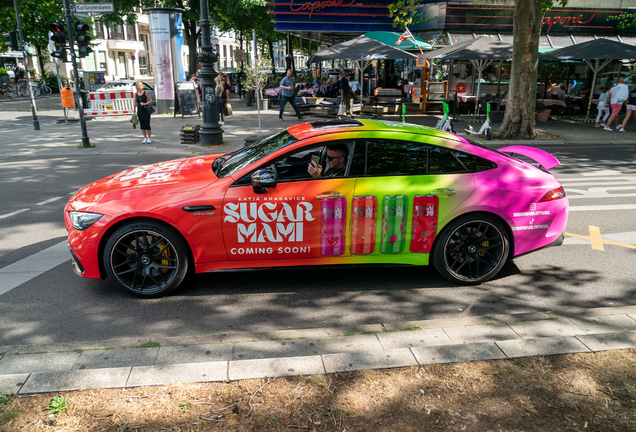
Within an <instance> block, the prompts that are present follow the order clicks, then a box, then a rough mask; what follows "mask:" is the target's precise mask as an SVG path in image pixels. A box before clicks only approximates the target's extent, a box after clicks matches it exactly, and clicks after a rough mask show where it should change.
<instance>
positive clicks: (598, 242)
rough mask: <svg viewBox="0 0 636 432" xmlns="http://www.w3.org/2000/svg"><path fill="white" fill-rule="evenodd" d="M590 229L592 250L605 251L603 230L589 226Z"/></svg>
mask: <svg viewBox="0 0 636 432" xmlns="http://www.w3.org/2000/svg"><path fill="white" fill-rule="evenodd" d="M588 228H589V229H590V243H592V249H595V250H601V251H604V250H605V249H603V239H602V238H601V229H600V228H599V227H596V226H592V225H589V226H588Z"/></svg>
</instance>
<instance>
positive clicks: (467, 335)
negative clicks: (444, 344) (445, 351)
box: [444, 324, 521, 344]
mask: <svg viewBox="0 0 636 432" xmlns="http://www.w3.org/2000/svg"><path fill="white" fill-rule="evenodd" d="M444 331H445V332H446V334H448V336H449V337H450V338H451V340H452V343H455V344H461V343H477V342H494V341H500V340H515V339H521V338H520V337H519V335H518V334H517V333H515V331H514V330H513V329H511V328H510V326H508V325H507V324H487V325H476V326H465V327H451V328H445V329H444Z"/></svg>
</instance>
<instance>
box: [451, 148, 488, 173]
mask: <svg viewBox="0 0 636 432" xmlns="http://www.w3.org/2000/svg"><path fill="white" fill-rule="evenodd" d="M455 156H456V157H457V159H459V160H460V161H461V162H462V163H463V164H464V166H466V168H468V171H470V172H480V171H488V170H490V169H493V168H497V164H495V163H494V162H490V161H489V160H486V159H482V158H480V157H477V156H473V155H470V154H467V153H462V152H455Z"/></svg>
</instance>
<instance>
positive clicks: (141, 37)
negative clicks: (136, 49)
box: [139, 33, 149, 51]
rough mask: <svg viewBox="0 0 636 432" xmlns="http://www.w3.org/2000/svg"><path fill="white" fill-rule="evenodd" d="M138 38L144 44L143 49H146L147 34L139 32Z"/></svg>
mask: <svg viewBox="0 0 636 432" xmlns="http://www.w3.org/2000/svg"><path fill="white" fill-rule="evenodd" d="M139 39H140V40H141V42H142V43H143V44H144V50H146V51H148V45H149V43H148V35H147V34H145V33H140V34H139Z"/></svg>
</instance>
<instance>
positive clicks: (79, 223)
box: [71, 211, 104, 231]
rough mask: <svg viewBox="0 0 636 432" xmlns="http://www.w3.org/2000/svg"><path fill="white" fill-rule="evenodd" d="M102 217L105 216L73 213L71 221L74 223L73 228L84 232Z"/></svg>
mask: <svg viewBox="0 0 636 432" xmlns="http://www.w3.org/2000/svg"><path fill="white" fill-rule="evenodd" d="M102 216H104V215H103V214H99V213H88V212H78V211H72V212H71V220H72V221H73V228H75V229H77V230H80V231H84V230H85V229H87V228H88V227H90V226H91V225H93V224H94V223H95V222H97V221H98V220H99V218H101V217H102Z"/></svg>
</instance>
